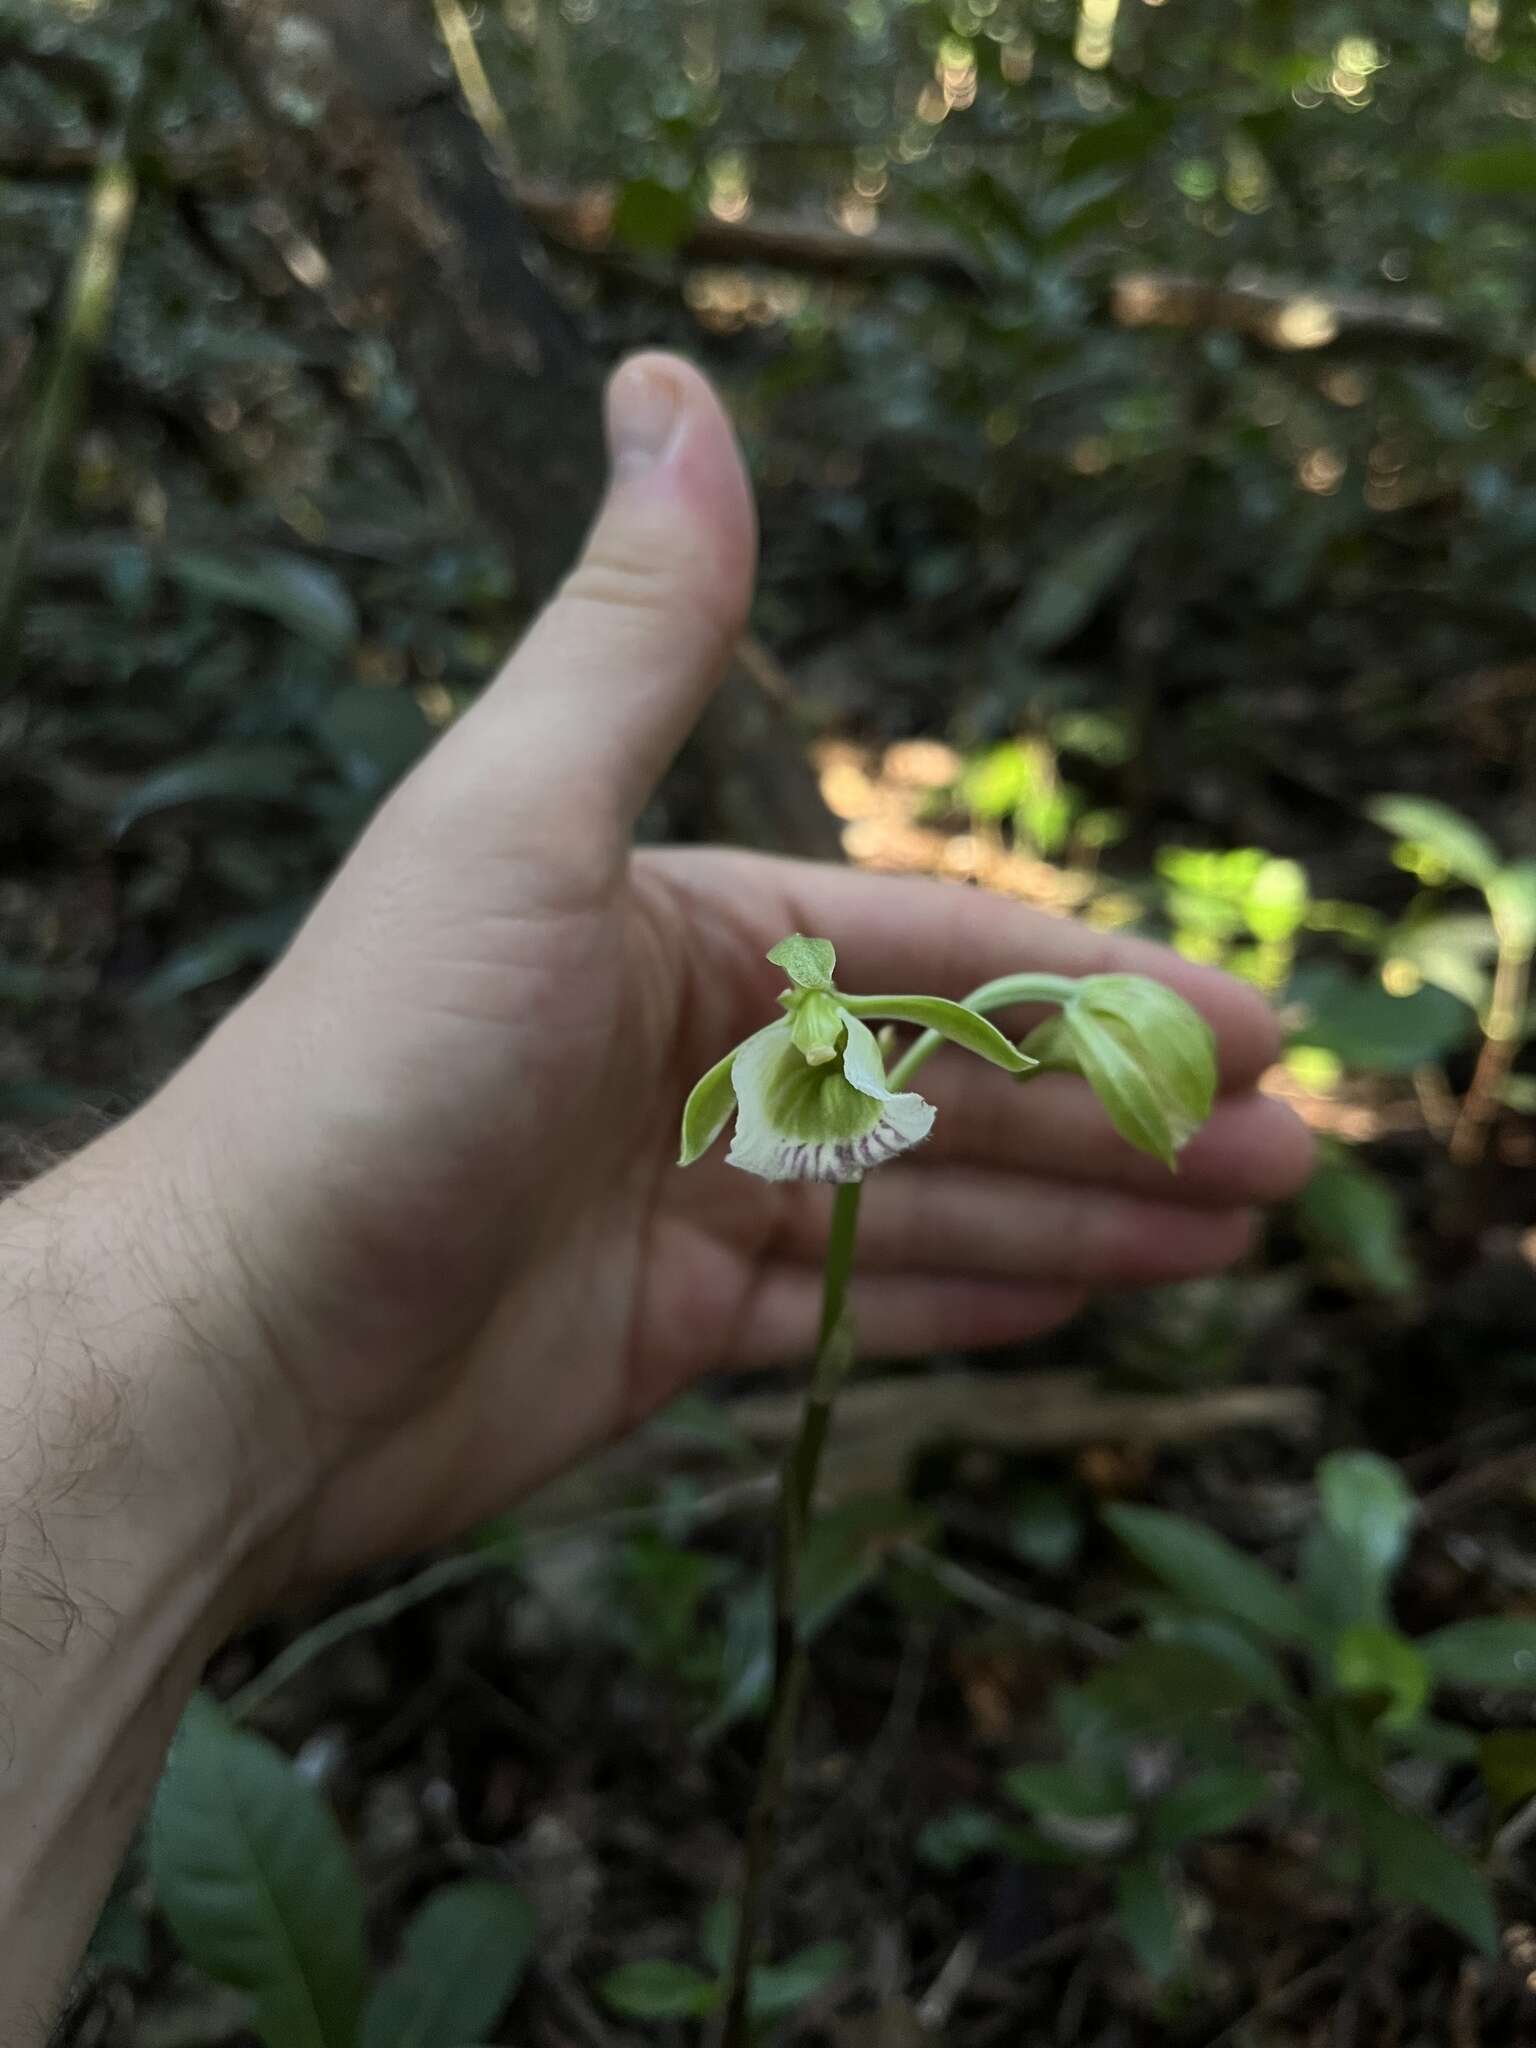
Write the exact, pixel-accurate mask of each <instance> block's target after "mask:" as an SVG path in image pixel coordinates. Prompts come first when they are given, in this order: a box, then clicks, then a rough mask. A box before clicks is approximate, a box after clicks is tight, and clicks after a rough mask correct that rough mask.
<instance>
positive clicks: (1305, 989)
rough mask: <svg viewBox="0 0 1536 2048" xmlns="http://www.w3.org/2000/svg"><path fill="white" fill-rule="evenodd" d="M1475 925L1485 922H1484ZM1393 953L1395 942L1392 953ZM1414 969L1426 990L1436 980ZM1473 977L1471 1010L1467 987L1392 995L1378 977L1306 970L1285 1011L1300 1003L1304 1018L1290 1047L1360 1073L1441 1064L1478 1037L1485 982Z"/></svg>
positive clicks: (1479, 974)
mask: <svg viewBox="0 0 1536 2048" xmlns="http://www.w3.org/2000/svg"><path fill="white" fill-rule="evenodd" d="M1478 922H1479V923H1481V924H1483V925H1485V926H1486V925H1487V923H1488V921H1487V919H1486V918H1484V919H1480V920H1478ZM1489 929H1490V931H1491V927H1489ZM1395 948H1396V941H1395V940H1394V942H1393V946H1392V947H1389V951H1391V950H1394V949H1395ZM1400 957H1406V956H1401V955H1400ZM1409 964H1410V965H1413V966H1415V967H1416V968H1417V969H1418V972H1420V973H1421V974H1423V976H1424V979H1425V981H1426V982H1427V983H1428V982H1432V981H1435V978H1434V977H1433V976H1432V975H1431V974H1430V973H1429V972H1428V971H1427V969H1426V968H1424V967H1420V966H1419V965H1418V963H1417V962H1415V961H1411V960H1410V962H1409ZM1472 973H1473V977H1474V980H1473V982H1472V983H1471V984H1470V986H1471V987H1472V989H1473V997H1472V1003H1471V1005H1470V1006H1469V1004H1468V1002H1467V999H1466V994H1465V993H1464V990H1465V989H1466V988H1467V987H1468V986H1469V984H1467V983H1465V982H1464V983H1463V986H1462V989H1458V990H1457V991H1456V992H1455V993H1450V992H1448V990H1447V989H1446V988H1444V987H1442V986H1440V985H1439V983H1438V982H1437V981H1435V985H1433V986H1427V987H1424V988H1419V989H1416V990H1415V991H1414V992H1413V994H1412V995H1403V996H1395V995H1392V994H1391V993H1390V992H1389V991H1388V990H1387V989H1385V988H1383V986H1382V984H1381V981H1380V978H1379V977H1377V976H1374V975H1373V976H1372V977H1371V978H1370V979H1369V980H1365V979H1363V978H1362V977H1360V976H1358V975H1352V974H1347V973H1345V972H1344V970H1343V969H1342V968H1337V967H1315V968H1309V969H1307V970H1306V971H1305V972H1304V973H1302V974H1298V975H1297V977H1296V979H1295V980H1294V981H1293V983H1292V984H1291V988H1290V991H1289V993H1288V996H1287V1007H1289V1006H1290V1005H1291V1004H1292V1003H1296V1004H1299V1005H1300V1006H1301V1008H1302V1010H1303V1012H1304V1016H1303V1021H1302V1022H1301V1024H1300V1025H1298V1027H1297V1028H1296V1030H1294V1031H1293V1032H1292V1033H1291V1035H1290V1039H1289V1041H1288V1043H1289V1044H1291V1045H1306V1046H1315V1047H1317V1048H1318V1050H1319V1051H1321V1052H1329V1053H1332V1054H1333V1056H1334V1058H1335V1059H1336V1060H1338V1061H1339V1062H1340V1063H1341V1064H1342V1065H1344V1066H1346V1067H1363V1068H1365V1069H1367V1070H1368V1071H1369V1072H1371V1073H1374V1074H1411V1073H1412V1072H1413V1070H1414V1069H1415V1068H1416V1067H1421V1066H1423V1065H1424V1064H1425V1063H1426V1062H1427V1061H1431V1060H1442V1059H1444V1058H1445V1057H1446V1055H1447V1054H1448V1053H1453V1052H1456V1051H1458V1050H1459V1049H1460V1047H1462V1046H1463V1045H1465V1044H1467V1042H1468V1041H1469V1040H1470V1039H1471V1037H1472V1036H1473V1034H1474V1032H1475V1031H1476V1029H1477V1017H1476V1014H1475V1012H1476V1007H1477V1005H1478V1003H1480V1002H1481V1001H1482V1000H1483V999H1484V996H1485V994H1486V983H1487V975H1486V972H1485V970H1484V969H1483V968H1482V967H1481V966H1474V967H1473V969H1472Z"/></svg>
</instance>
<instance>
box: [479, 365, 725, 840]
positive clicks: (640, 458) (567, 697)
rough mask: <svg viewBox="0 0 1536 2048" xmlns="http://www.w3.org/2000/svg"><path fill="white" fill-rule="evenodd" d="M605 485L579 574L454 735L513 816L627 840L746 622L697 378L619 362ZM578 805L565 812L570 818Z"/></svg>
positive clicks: (708, 410) (714, 406) (714, 416)
mask: <svg viewBox="0 0 1536 2048" xmlns="http://www.w3.org/2000/svg"><path fill="white" fill-rule="evenodd" d="M606 422H607V433H608V451H609V483H608V491H607V495H606V497H605V499H604V501H603V505H602V509H601V510H600V512H599V513H598V516H597V520H596V523H595V524H594V526H593V528H592V531H591V533H590V535H589V536H588V539H587V544H586V547H585V549H584V550H583V552H582V556H581V559H580V561H579V562H578V563H577V565H576V567H575V569H574V570H573V571H572V572H571V575H570V576H569V578H568V579H567V580H566V582H565V584H564V586H563V587H562V588H561V590H560V591H559V593H558V595H557V596H556V597H555V598H554V600H553V601H552V602H551V604H550V605H549V606H548V608H547V609H546V610H545V611H544V613H543V614H542V615H541V616H540V618H539V619H538V620H537V622H536V623H535V625H534V626H533V628H532V630H531V631H530V632H529V633H528V635H527V637H526V638H525V639H524V641H523V642H522V644H521V646H520V647H519V648H518V649H517V650H516V652H515V653H514V654H513V655H512V657H511V659H510V660H509V661H508V662H507V664H506V666H505V668H504V669H503V670H502V672H501V674H500V675H499V676H498V677H497V679H496V681H495V682H494V684H493V685H492V686H491V688H490V689H489V690H488V691H487V692H486V694H485V696H484V697H483V698H482V699H481V701H480V703H479V705H477V706H476V708H475V710H474V712H473V713H472V714H471V715H470V717H469V718H467V719H465V720H463V721H462V723H461V725H460V727H459V732H458V735H457V736H458V737H461V738H462V740H463V741H464V742H466V743H468V744H470V745H472V746H473V747H474V748H475V749H476V750H477V752H479V754H480V757H481V759H482V760H483V761H484V762H485V764H486V767H487V769H488V770H490V771H491V772H497V771H499V779H500V784H501V797H502V801H503V802H505V799H506V796H507V793H508V792H507V781H508V778H509V774H510V775H512V776H516V777H517V778H518V779H519V780H521V781H523V782H524V785H525V787H524V790H523V792H521V795H522V803H521V804H520V805H519V808H520V809H522V810H523V815H524V817H525V818H526V817H527V816H528V815H529V812H530V811H536V812H537V813H538V814H539V816H540V817H541V818H543V819H549V818H552V817H562V818H565V819H569V818H570V817H572V816H573V815H574V816H581V815H583V814H584V815H586V816H587V817H588V818H590V817H591V815H592V806H593V804H594V802H595V803H596V804H597V805H598V806H600V807H601V808H604V809H606V810H607V811H608V814H609V818H610V819H611V821H612V823H613V825H614V826H615V827H616V828H618V829H619V830H621V831H622V832H623V833H625V834H626V835H627V833H628V830H629V827H630V826H631V825H632V824H633V822H634V819H635V816H636V815H637V813H638V812H639V811H640V809H641V807H642V806H643V805H644V803H645V801H646V799H647V797H648V796H649V795H650V793H651V791H652V789H653V788H654V787H655V784H656V781H657V779H658V777H659V776H660V775H661V772H662V770H663V769H664V768H665V767H666V765H667V763H668V762H669V761H670V760H671V758H672V756H673V754H674V753H675V752H676V751H677V748H678V747H679V745H680V744H681V743H682V741H683V739H684V738H685V736H686V735H687V733H688V730H689V728H690V727H691V726H692V725H693V723H694V721H695V719H696V718H697V717H698V715H699V712H700V711H701V709H702V708H703V705H704V702H705V700H706V699H707V697H708V696H709V694H710V692H711V691H712V690H713V689H714V687H715V685H716V684H717V683H718V682H719V680H720V676H721V674H722V673H723V671H724V668H725V664H726V661H727V659H728V657H729V654H730V651H731V648H732V646H733V645H734V643H735V641H736V639H737V637H738V635H739V634H740V632H741V629H742V625H743V623H744V621H745V619H746V614H747V607H748V605H749V603H750V602H751V596H752V573H753V566H754V561H755V557H756V550H757V533H756V521H755V518H754V514H753V509H752V494H751V487H750V485H749V484H748V482H747V477H746V471H745V469H744V467H743V464H742V459H741V452H740V450H739V449H738V447H737V445H736V438H735V435H734V434H733V432H732V430H731V426H730V422H729V421H728V420H727V419H726V416H725V413H724V411H723V410H722V408H721V405H720V401H719V399H718V398H717V397H716V396H715V393H714V391H713V390H712V389H711V387H710V385H709V383H708V381H707V380H706V379H705V378H704V377H703V376H702V375H701V373H700V372H699V371H698V370H696V369H694V368H693V367H692V365H691V364H689V363H686V362H684V361H683V360H682V358H681V357H678V356H672V355H661V354H655V353H650V354H645V355H638V356H632V357H631V358H630V359H629V360H628V361H627V362H625V363H623V364H622V365H621V366H620V367H619V369H618V370H617V371H616V372H615V373H614V375H613V377H612V378H611V379H610V381H609V385H608V391H607V397H606ZM572 805H577V806H579V808H578V809H577V810H575V811H574V812H573V811H572V810H571V808H570V806H572Z"/></svg>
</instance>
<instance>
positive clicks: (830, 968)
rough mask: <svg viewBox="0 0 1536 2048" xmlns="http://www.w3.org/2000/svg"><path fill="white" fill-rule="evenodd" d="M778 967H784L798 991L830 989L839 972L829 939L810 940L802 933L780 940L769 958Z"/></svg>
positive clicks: (835, 955) (793, 933) (791, 934)
mask: <svg viewBox="0 0 1536 2048" xmlns="http://www.w3.org/2000/svg"><path fill="white" fill-rule="evenodd" d="M768 958H769V959H770V960H771V961H772V962H773V964H774V966H775V967H782V968H783V970H784V972H785V973H786V974H787V975H788V976H789V978H790V980H791V981H792V982H793V983H794V984H795V987H796V988H820V989H827V988H830V987H831V986H832V976H833V975H834V974H835V973H836V971H837V954H836V952H835V950H834V949H833V946H832V942H831V940H830V939H808V938H806V936H805V934H804V933H803V932H791V933H790V935H789V937H788V938H787V939H780V941H779V943H778V944H777V945H776V946H775V947H774V949H773V951H772V952H771V953H770V954H769V955H768Z"/></svg>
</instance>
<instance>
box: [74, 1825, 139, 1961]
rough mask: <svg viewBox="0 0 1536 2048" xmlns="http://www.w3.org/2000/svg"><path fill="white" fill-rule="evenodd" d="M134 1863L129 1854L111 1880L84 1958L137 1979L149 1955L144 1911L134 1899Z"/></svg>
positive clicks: (134, 1860) (135, 1870)
mask: <svg viewBox="0 0 1536 2048" xmlns="http://www.w3.org/2000/svg"><path fill="white" fill-rule="evenodd" d="M137 1860H138V1859H137V1857H136V1856H135V1855H134V1854H133V1853H132V1852H130V1855H129V1857H128V1860H127V1862H125V1864H124V1865H123V1867H122V1869H120V1870H119V1871H118V1873H117V1876H116V1877H115V1878H114V1879H113V1880H112V1889H111V1891H110V1892H109V1893H108V1895H107V1900H106V1904H105V1905H104V1906H103V1907H102V1909H101V1911H100V1913H98V1914H97V1916H96V1925H95V1926H94V1927H93V1928H92V1930H91V1938H90V1941H89V1942H88V1943H87V1945H86V1952H85V1954H86V1961H87V1963H88V1964H94V1965H95V1966H96V1968H98V1969H103V1970H124V1971H126V1972H128V1973H129V1975H131V1976H135V1977H140V1976H143V1975H144V1973H145V1972H146V1971H147V1970H148V1968H149V1966H150V1955H151V1951H150V1941H149V1929H148V1927H147V1926H146V1925H145V1919H144V1909H143V1907H142V1906H141V1904H140V1903H139V1901H138V1899H137V1898H135V1896H134V1890H135V1883H134V1880H135V1878H136V1877H137V1875H138V1872H137V1868H136V1865H137Z"/></svg>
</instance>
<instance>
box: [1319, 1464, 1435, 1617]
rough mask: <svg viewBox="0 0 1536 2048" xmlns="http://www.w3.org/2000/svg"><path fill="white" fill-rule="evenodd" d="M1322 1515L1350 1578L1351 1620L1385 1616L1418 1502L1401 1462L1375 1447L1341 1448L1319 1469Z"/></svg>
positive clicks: (1338, 1557)
mask: <svg viewBox="0 0 1536 2048" xmlns="http://www.w3.org/2000/svg"><path fill="white" fill-rule="evenodd" d="M1317 1481H1318V1494H1319V1498H1320V1502H1321V1506H1322V1518H1323V1522H1324V1524H1325V1525H1326V1527H1327V1528H1328V1529H1329V1530H1330V1531H1331V1532H1332V1534H1333V1535H1334V1537H1335V1538H1336V1539H1337V1544H1338V1554H1337V1556H1336V1560H1335V1561H1336V1562H1338V1563H1341V1564H1343V1565H1344V1566H1346V1568H1347V1570H1348V1575H1349V1578H1350V1582H1351V1583H1350V1587H1349V1591H1350V1593H1351V1596H1352V1597H1351V1601H1350V1606H1349V1608H1348V1609H1347V1610H1346V1612H1347V1614H1348V1619H1349V1620H1351V1621H1362V1622H1375V1623H1380V1622H1383V1621H1385V1619H1386V1613H1387V1592H1388V1589H1389V1587H1390V1586H1391V1583H1392V1577H1393V1574H1394V1573H1395V1572H1396V1570H1397V1567H1398V1566H1399V1564H1401V1562H1402V1560H1403V1555H1404V1553H1405V1552H1406V1550H1407V1548H1408V1536H1409V1532H1410V1531H1411V1529H1412V1527H1413V1521H1414V1517H1415V1515H1416V1514H1417V1513H1418V1504H1417V1502H1416V1501H1415V1500H1414V1498H1413V1495H1412V1493H1411V1492H1410V1491H1409V1488H1408V1484H1407V1482H1406V1480H1405V1479H1404V1478H1403V1475H1402V1474H1401V1472H1399V1471H1398V1469H1397V1467H1396V1466H1395V1465H1394V1464H1393V1463H1392V1462H1391V1461H1390V1460H1389V1459H1387V1458H1380V1457H1377V1456H1376V1454H1375V1453H1374V1452H1372V1451H1335V1452H1333V1453H1332V1454H1331V1455H1330V1456H1329V1457H1326V1458H1324V1459H1323V1461H1322V1463H1321V1464H1320V1465H1319V1466H1318V1468H1317Z"/></svg>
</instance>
